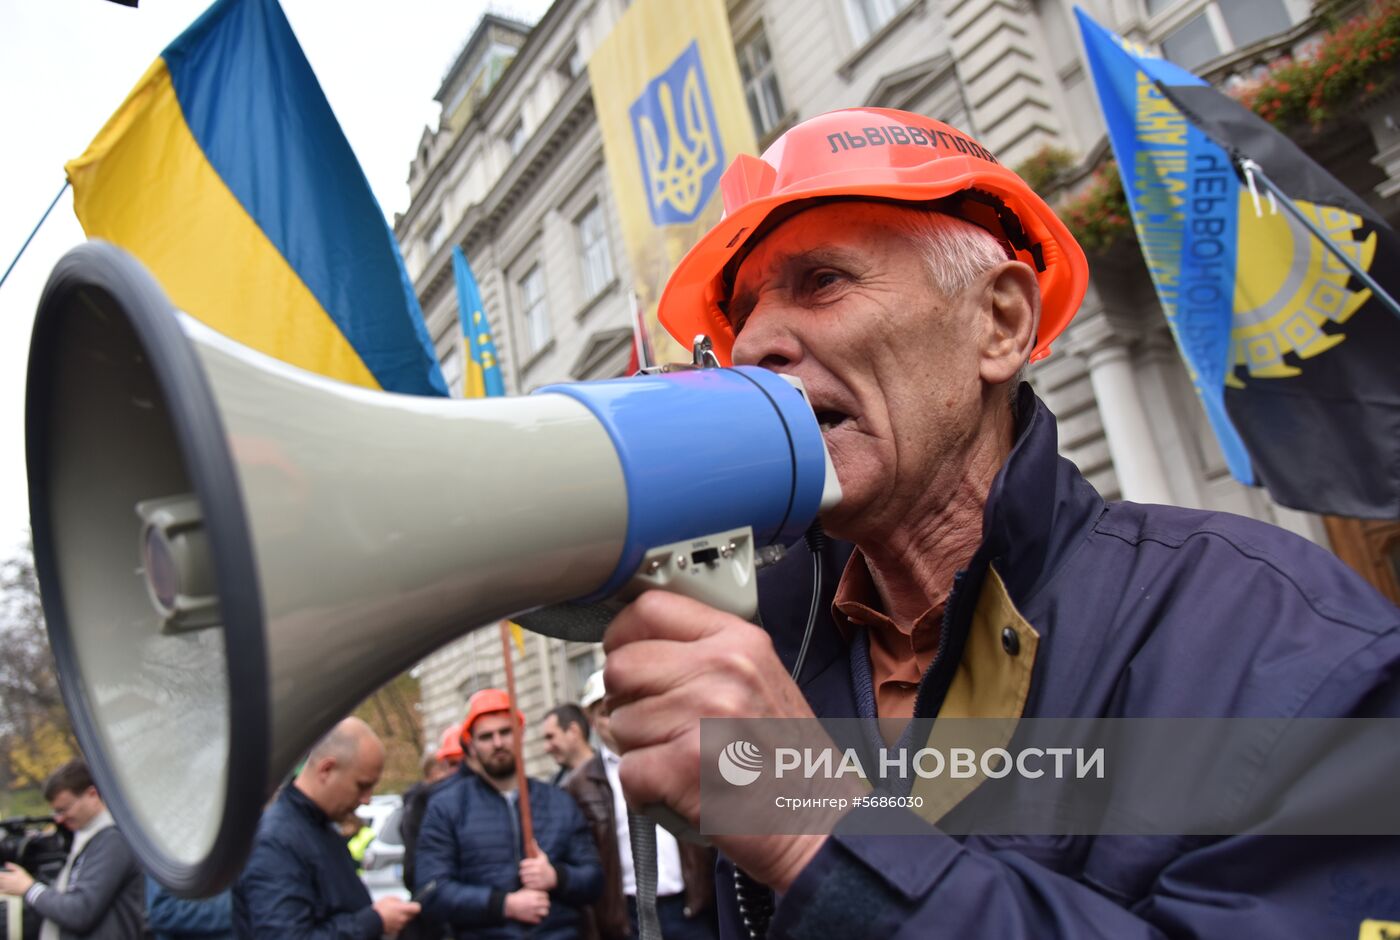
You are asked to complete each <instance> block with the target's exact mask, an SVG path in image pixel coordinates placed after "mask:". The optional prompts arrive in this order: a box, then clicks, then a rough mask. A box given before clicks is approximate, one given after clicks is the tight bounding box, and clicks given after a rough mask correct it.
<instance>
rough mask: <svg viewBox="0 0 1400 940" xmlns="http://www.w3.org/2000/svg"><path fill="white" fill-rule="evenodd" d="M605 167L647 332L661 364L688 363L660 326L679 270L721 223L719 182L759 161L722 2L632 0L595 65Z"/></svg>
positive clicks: (595, 57) (687, 353)
mask: <svg viewBox="0 0 1400 940" xmlns="http://www.w3.org/2000/svg"><path fill="white" fill-rule="evenodd" d="M588 78H589V81H590V82H591V83H592V85H593V101H594V105H595V107H596V108H597V111H598V127H599V129H600V131H601V132H602V136H603V155H604V157H605V158H606V160H607V164H608V177H609V179H610V181H611V182H612V192H613V197H614V199H615V201H616V204H617V209H618V215H619V216H620V218H621V222H622V238H623V242H624V244H625V245H626V246H627V254H628V258H629V260H630V261H631V267H632V275H633V279H634V284H633V287H634V289H635V291H636V293H637V296H638V298H639V300H640V303H641V306H642V309H643V310H645V311H647V316H646V323H647V332H648V333H649V334H650V339H651V342H652V345H653V346H654V347H655V349H656V350H657V352H658V353H659V354H660V357H661V359H662V360H663V361H670V360H674V359H677V358H684V359H685V360H687V361H688V360H689V358H690V351H689V350H682V349H680V348H679V347H678V346H677V345H676V343H675V342H674V341H673V340H672V339H671V338H670V336H669V335H668V334H667V333H666V331H665V330H664V329H662V328H661V327H660V326H659V325H658V324H657V321H656V303H657V301H658V300H659V299H660V297H661V289H662V288H663V287H664V286H665V284H666V278H667V277H669V276H670V274H671V269H672V268H674V267H675V266H676V262H677V261H679V260H680V258H681V256H682V255H684V254H685V252H686V251H687V250H688V249H689V248H690V246H691V245H693V244H695V242H696V241H697V240H698V239H699V237H700V236H701V235H702V234H704V233H705V232H706V231H708V230H709V229H710V227H711V226H713V225H714V223H715V222H717V221H719V217H720V212H721V210H722V206H721V204H720V200H719V199H718V198H717V196H718V192H719V178H720V176H721V175H722V174H723V173H724V169H725V167H726V166H727V165H728V164H729V163H730V162H731V161H732V160H733V159H734V157H735V156H736V155H737V154H740V153H750V154H751V153H754V151H755V149H756V147H755V142H754V133H753V122H752V121H751V120H750V118H749V111H748V103H747V100H746V99H745V97H744V86H743V81H742V79H741V78H740V76H739V63H738V60H737V59H736V58H735V56H734V40H733V38H732V37H731V35H730V31H729V14H728V11H727V10H726V8H725V5H724V2H723V0H689V2H686V3H675V2H672V0H636V2H634V3H632V4H631V5H630V6H628V8H627V10H626V12H624V13H623V14H622V16H621V17H620V18H619V19H618V21H617V24H616V25H615V26H614V27H613V29H612V32H611V33H609V34H608V36H607V38H605V39H604V40H603V42H601V43H599V45H598V48H597V49H596V50H595V51H594V53H593V57H592V58H591V59H590V60H589V62H588Z"/></svg>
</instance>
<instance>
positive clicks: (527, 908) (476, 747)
mask: <svg viewBox="0 0 1400 940" xmlns="http://www.w3.org/2000/svg"><path fill="white" fill-rule="evenodd" d="M523 724H524V721H523V720H521V719H520V716H518V715H515V716H513V715H512V713H511V711H510V699H509V697H508V696H507V695H506V694H505V693H504V692H502V691H501V690H499V689H482V690H481V691H479V692H477V693H476V694H475V695H473V696H472V697H471V700H470V701H469V702H468V703H467V717H466V720H465V721H464V722H463V723H462V729H463V730H462V738H463V740H465V741H466V742H467V744H468V747H469V749H470V751H471V752H472V753H474V754H475V755H476V757H477V760H478V761H479V762H480V765H481V773H480V775H478V774H477V773H475V772H473V771H472V770H470V769H469V768H467V767H466V766H465V764H464V765H463V767H462V769H461V770H459V772H458V776H457V777H456V778H455V779H454V780H453V781H452V782H450V783H448V784H447V785H446V786H444V787H443V788H442V789H440V790H438V791H437V792H436V793H434V794H433V796H432V799H431V801H430V802H429V803H428V813H427V816H426V817H425V818H424V820H423V829H422V831H421V832H420V833H419V836H418V858H417V861H416V865H415V887H416V890H415V893H414V896H415V897H416V898H418V899H420V900H421V901H422V904H423V909H424V911H425V912H426V913H427V914H428V916H430V917H432V918H433V920H435V921H438V922H440V923H443V924H446V925H448V927H449V929H450V930H451V932H452V934H453V935H454V936H456V937H458V938H461V940H466V938H473V940H484V938H493V940H494V938H505V937H524V936H529V937H537V938H546V940H572V938H575V937H578V936H579V935H580V931H581V930H582V929H583V916H582V911H581V909H582V908H583V907H584V906H585V905H587V904H590V903H592V902H593V901H595V900H597V898H598V896H599V894H600V893H601V892H602V889H603V870H602V864H601V863H600V862H599V860H598V851H597V849H596V848H595V847H594V844H593V836H592V833H591V832H590V831H589V829H588V826H587V823H585V821H584V818H583V814H582V813H581V812H580V811H579V808H578V805H577V804H575V803H574V800H573V798H572V797H570V796H569V795H568V794H567V793H565V792H564V791H563V790H561V789H559V788H558V787H555V786H552V785H550V784H547V783H544V782H542V781H539V780H531V781H529V787H530V811H531V817H532V821H533V824H534V835H535V843H536V848H537V851H536V852H534V853H531V852H529V851H528V849H529V847H528V846H526V845H524V844H523V835H522V832H521V825H520V814H519V804H518V798H517V793H516V789H515V788H516V777H515V755H514V752H513V744H514V735H515V734H516V733H517V731H518V729H519V728H520V727H521V726H523Z"/></svg>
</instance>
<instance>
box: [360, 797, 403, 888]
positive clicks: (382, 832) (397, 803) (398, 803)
mask: <svg viewBox="0 0 1400 940" xmlns="http://www.w3.org/2000/svg"><path fill="white" fill-rule="evenodd" d="M356 812H357V813H358V814H359V816H360V818H361V819H363V820H364V822H365V825H366V826H369V827H370V828H371V829H373V830H374V839H373V841H371V842H370V844H369V846H368V847H367V848H366V849H365V855H364V858H363V859H361V861H360V868H361V870H362V873H361V875H360V879H361V880H362V881H364V883H365V887H366V888H368V889H369V896H370V898H371V899H373V900H375V901H378V900H379V899H380V898H384V897H396V898H403V899H404V900H405V901H406V900H408V897H409V892H408V889H407V888H405V887H404V884H403V835H402V834H401V833H400V832H399V820H400V819H402V818H403V797H402V796H399V795H398V794H396V793H395V794H389V795H385V796H375V797H372V798H371V800H370V802H369V804H368V805H365V806H361V807H360V808H359V809H358V810H356Z"/></svg>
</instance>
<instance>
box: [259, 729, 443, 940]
mask: <svg viewBox="0 0 1400 940" xmlns="http://www.w3.org/2000/svg"><path fill="white" fill-rule="evenodd" d="M383 770H384V745H383V744H381V743H380V742H379V738H378V737H376V736H375V734H374V732H373V731H371V730H370V727H369V725H367V724H365V723H364V722H363V721H360V720H359V719H358V718H346V719H345V720H344V721H342V722H340V724H338V725H336V726H335V728H333V729H332V730H331V732H330V734H328V735H326V736H325V737H324V738H322V739H321V741H320V742H319V743H318V744H317V745H316V746H315V747H314V748H312V749H311V754H310V755H309V756H308V757H307V759H306V764H305V765H304V766H303V767H302V770H301V773H299V774H297V777H296V779H295V780H293V781H292V783H291V784H290V785H289V786H287V787H286V788H284V789H283V790H282V793H281V794H280V795H279V796H278V797H277V800H276V802H275V803H273V805H272V806H271V807H270V808H269V809H268V810H267V812H265V813H263V818H262V821H261V822H260V823H259V824H258V835H257V839H256V841H255V842H254V843H253V854H252V856H251V857H250V858H249V859H248V865H247V867H246V868H244V870H243V874H242V876H241V877H240V878H239V879H238V884H237V885H236V886H235V887H234V889H233V921H234V932H235V934H236V935H237V936H238V937H240V938H263V937H265V938H273V937H277V938H283V937H297V938H299V940H313V938H331V937H335V938H346V940H354V938H362V940H378V938H379V937H380V936H381V935H382V934H389V935H390V936H394V935H396V934H397V933H398V932H399V931H400V930H402V929H403V927H404V925H405V924H407V923H408V922H409V921H410V920H412V919H413V917H414V916H415V915H416V914H417V913H418V905H417V904H414V903H411V902H408V901H402V900H400V899H398V898H394V897H388V898H380V899H379V900H378V901H375V902H374V903H373V904H371V903H370V897H369V891H367V890H366V889H365V886H364V884H363V883H362V882H361V881H360V879H359V876H358V875H356V874H355V862H354V860H353V859H351V858H350V851H349V849H347V848H346V845H345V839H344V838H343V837H342V836H341V835H340V832H339V831H338V830H337V828H336V826H335V822H334V820H337V819H340V818H341V817H343V816H345V815H346V814H347V813H350V812H353V811H354V809H355V807H357V806H362V805H364V804H365V803H368V802H369V798H370V794H371V793H373V792H374V785H375V784H376V783H378V782H379V775H380V774H381V773H382V772H383Z"/></svg>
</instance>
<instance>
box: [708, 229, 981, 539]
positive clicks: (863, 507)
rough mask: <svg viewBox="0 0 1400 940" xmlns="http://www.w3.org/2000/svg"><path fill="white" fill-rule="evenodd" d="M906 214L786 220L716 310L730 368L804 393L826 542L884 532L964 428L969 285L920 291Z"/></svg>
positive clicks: (973, 382)
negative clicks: (792, 379)
mask: <svg viewBox="0 0 1400 940" xmlns="http://www.w3.org/2000/svg"><path fill="white" fill-rule="evenodd" d="M907 211H908V210H901V209H899V208H896V207H894V206H891V205H887V204H883V203H867V202H835V203H828V204H824V205H819V206H815V207H813V208H811V209H807V210H806V211H803V212H801V213H799V214H798V215H795V216H793V217H792V218H790V219H788V220H786V221H785V222H783V223H782V224H781V225H779V226H778V227H777V228H775V229H774V230H773V231H772V232H770V233H769V234H768V235H767V236H765V237H764V238H763V240H762V241H760V242H759V243H758V244H757V245H756V246H755V247H754V248H753V249H752V250H751V251H750V252H749V254H748V255H747V256H746V257H745V258H744V260H743V262H742V263H741V265H740V266H739V269H738V272H737V275H736V277H735V282H734V291H733V295H732V297H731V300H730V305H729V318H730V323H731V325H732V326H733V327H734V331H735V333H736V338H735V343H734V362H735V364H736V365H757V366H763V367H765V368H769V369H772V370H774V371H776V372H781V373H785V374H788V375H794V376H797V377H798V378H800V379H802V381H803V384H804V385H805V386H806V389H807V394H808V397H809V398H810V400H811V403H812V407H813V409H814V410H815V411H816V413H817V418H818V420H819V421H820V422H821V426H822V436H823V437H824V438H825V440H826V445H827V448H828V450H829V451H830V452H831V459H832V462H833V464H834V465H835V468H836V475H837V478H838V479H839V480H840V481H841V487H842V490H843V493H844V497H843V499H842V502H841V504H840V505H839V506H838V507H837V508H836V509H835V510H833V511H831V512H828V513H827V514H826V515H825V516H824V517H823V519H824V521H825V523H826V526H827V528H828V529H829V530H830V531H831V532H833V533H834V534H837V535H842V534H845V533H854V532H855V531H858V530H868V529H869V528H871V527H872V526H874V527H878V526H879V521H880V518H881V517H882V516H883V517H888V520H889V521H896V520H897V519H898V517H899V514H901V513H904V512H907V511H908V510H909V509H910V508H912V507H913V506H914V505H916V504H917V503H918V502H919V500H920V499H922V498H923V496H924V494H925V493H926V492H927V490H928V488H929V486H930V484H931V483H932V482H933V481H934V475H935V472H936V471H937V469H938V468H939V466H940V463H941V462H942V461H944V460H946V459H947V458H948V457H949V456H951V455H952V454H953V453H954V452H955V451H956V449H957V448H958V447H959V446H960V445H963V444H965V443H966V442H967V441H968V440H970V439H971V437H972V435H973V432H974V430H975V428H976V425H977V420H978V418H977V408H978V402H979V398H980V396H981V394H982V383H981V379H980V375H979V370H978V357H977V328H978V324H977V317H976V315H975V305H974V304H973V303H972V301H970V300H969V299H968V298H969V297H970V296H974V295H976V293H977V292H976V290H975V288H977V286H978V284H977V283H976V282H974V284H973V285H971V286H970V287H969V288H968V289H967V290H964V291H963V292H961V293H960V294H959V295H958V296H957V297H953V298H948V297H945V296H943V295H942V294H941V293H940V292H939V291H937V290H936V289H935V288H934V286H933V283H932V280H931V278H930V275H929V273H928V267H927V265H926V262H925V260H924V258H923V256H922V255H921V253H920V251H919V250H918V248H917V247H916V245H915V243H914V242H913V241H912V240H911V239H910V237H909V235H908V234H907V231H906V229H905V228H904V227H902V226H901V225H900V224H899V219H898V216H899V214H900V213H901V212H907ZM853 526H854V527H858V528H853Z"/></svg>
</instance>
